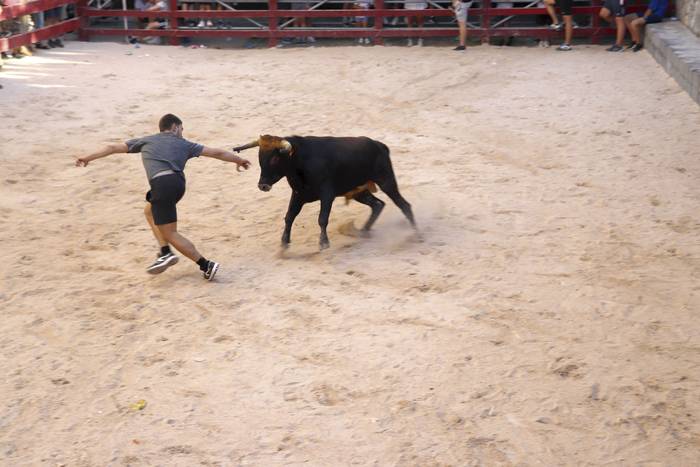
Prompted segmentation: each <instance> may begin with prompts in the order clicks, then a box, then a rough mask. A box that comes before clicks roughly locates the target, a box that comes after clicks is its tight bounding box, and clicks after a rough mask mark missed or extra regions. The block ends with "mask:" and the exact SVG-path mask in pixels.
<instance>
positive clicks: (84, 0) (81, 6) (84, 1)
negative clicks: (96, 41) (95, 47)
mask: <svg viewBox="0 0 700 467" xmlns="http://www.w3.org/2000/svg"><path fill="white" fill-rule="evenodd" d="M76 6H77V11H76V14H77V15H78V18H80V27H79V28H78V39H79V40H81V41H89V40H90V35H89V34H88V33H87V31H86V30H87V28H88V26H90V19H89V18H88V17H87V16H84V15H83V11H84V10H85V9H87V7H88V0H78V3H77V5H76Z"/></svg>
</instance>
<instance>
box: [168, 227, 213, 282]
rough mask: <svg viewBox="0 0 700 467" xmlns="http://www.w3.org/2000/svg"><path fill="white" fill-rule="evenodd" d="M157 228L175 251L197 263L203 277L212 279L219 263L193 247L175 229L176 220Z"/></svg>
mask: <svg viewBox="0 0 700 467" xmlns="http://www.w3.org/2000/svg"><path fill="white" fill-rule="evenodd" d="M158 229H160V232H161V233H162V234H163V237H164V238H165V240H167V241H168V243H170V244H171V245H172V246H174V247H175V248H176V249H177V251H179V252H180V253H182V254H183V255H185V256H187V257H188V258H189V259H191V260H192V261H194V262H195V263H197V266H199V269H200V270H201V271H202V273H203V275H204V278H205V279H206V280H208V281H210V280H212V279H214V276H215V275H216V271H218V270H219V263H217V262H215V261H209V260H207V259H206V258H205V257H204V256H202V255H201V254H200V253H199V251H197V249H196V248H195V247H194V245H193V244H192V242H190V241H189V240H188V239H186V238H185V237H183V236H182V235H181V234H180V233H179V232H178V231H177V222H171V223H170V224H164V225H159V226H158Z"/></svg>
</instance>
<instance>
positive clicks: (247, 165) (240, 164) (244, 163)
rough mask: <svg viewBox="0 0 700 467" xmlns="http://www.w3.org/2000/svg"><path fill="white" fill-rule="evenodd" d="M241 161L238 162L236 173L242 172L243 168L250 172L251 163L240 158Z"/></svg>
mask: <svg viewBox="0 0 700 467" xmlns="http://www.w3.org/2000/svg"><path fill="white" fill-rule="evenodd" d="M238 159H239V160H237V161H236V171H238V172H240V171H241V167H243V168H244V169H245V170H248V169H249V168H250V161H249V160H246V159H243V158H240V157H239V158H238Z"/></svg>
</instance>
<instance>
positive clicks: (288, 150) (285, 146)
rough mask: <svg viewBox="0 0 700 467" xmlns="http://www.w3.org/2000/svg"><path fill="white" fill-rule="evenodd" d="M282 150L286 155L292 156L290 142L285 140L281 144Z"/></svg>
mask: <svg viewBox="0 0 700 467" xmlns="http://www.w3.org/2000/svg"><path fill="white" fill-rule="evenodd" d="M280 149H282V151H284V152H286V153H289V154H291V152H292V143H290V142H289V141H287V140H286V139H283V140H282V141H281V142H280Z"/></svg>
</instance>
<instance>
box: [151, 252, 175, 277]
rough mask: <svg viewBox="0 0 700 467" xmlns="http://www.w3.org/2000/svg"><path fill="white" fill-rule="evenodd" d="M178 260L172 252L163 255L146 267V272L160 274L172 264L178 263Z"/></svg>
mask: <svg viewBox="0 0 700 467" xmlns="http://www.w3.org/2000/svg"><path fill="white" fill-rule="evenodd" d="M178 260H179V258H178V257H177V256H175V255H174V254H172V253H170V254H168V255H165V256H161V257H160V258H158V259H157V260H156V262H155V263H153V264H152V265H150V266H149V267H148V268H147V269H146V272H147V273H149V274H160V273H161V272H163V271H165V270H166V269H168V268H169V267H170V266H174V265H176V264H177V262H178Z"/></svg>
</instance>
